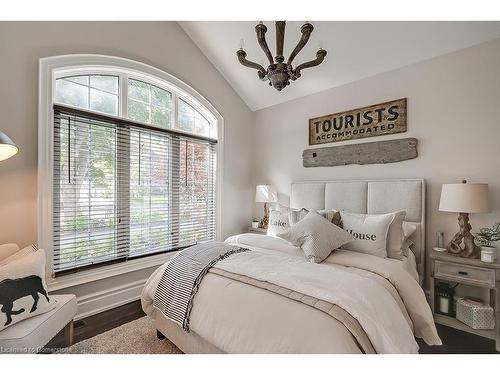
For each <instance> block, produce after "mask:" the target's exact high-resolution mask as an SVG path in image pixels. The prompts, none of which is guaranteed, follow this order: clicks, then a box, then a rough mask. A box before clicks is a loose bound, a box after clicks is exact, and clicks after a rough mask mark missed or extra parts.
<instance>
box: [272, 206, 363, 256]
mask: <svg viewBox="0 0 500 375" xmlns="http://www.w3.org/2000/svg"><path fill="white" fill-rule="evenodd" d="M278 237H280V238H283V239H284V240H287V241H288V242H291V243H292V244H293V245H295V246H299V247H300V248H301V249H302V251H303V252H304V254H305V255H306V258H307V260H308V261H310V262H314V263H320V262H322V261H323V260H324V259H325V258H326V257H328V255H330V253H331V252H332V251H333V250H335V249H338V248H339V247H341V246H342V245H344V244H345V243H347V242H349V241H352V240H354V237H353V236H352V235H350V234H349V233H347V232H346V231H345V230H343V229H342V228H339V227H338V226H336V225H334V224H332V223H331V222H329V221H328V220H327V219H325V218H324V217H322V216H321V215H319V214H317V213H316V212H309V213H308V214H307V215H306V217H304V218H303V219H302V220H300V221H299V222H298V223H297V224H295V225H293V226H291V227H290V228H288V229H287V230H285V231H284V232H281V233H279V234H278Z"/></svg>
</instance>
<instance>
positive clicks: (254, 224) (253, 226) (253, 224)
mask: <svg viewBox="0 0 500 375" xmlns="http://www.w3.org/2000/svg"><path fill="white" fill-rule="evenodd" d="M258 227H259V219H255V218H254V219H253V220H252V228H253V229H257V228H258Z"/></svg>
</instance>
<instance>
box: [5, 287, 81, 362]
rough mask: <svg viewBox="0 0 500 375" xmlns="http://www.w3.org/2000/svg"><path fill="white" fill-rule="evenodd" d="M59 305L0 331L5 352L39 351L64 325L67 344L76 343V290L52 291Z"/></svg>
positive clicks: (52, 296) (51, 296)
mask: <svg viewBox="0 0 500 375" xmlns="http://www.w3.org/2000/svg"><path fill="white" fill-rule="evenodd" d="M50 298H51V299H52V298H53V299H54V300H55V301H56V307H54V308H53V309H52V310H50V311H48V312H46V313H45V314H41V315H37V316H34V317H32V318H28V319H26V320H23V321H21V322H19V323H16V324H14V325H13V326H12V327H9V328H6V329H4V330H3V331H0V354H1V353H12V354H15V353H38V352H39V351H40V350H41V349H42V348H43V347H44V346H45V345H47V344H48V342H49V341H50V340H52V338H53V337H54V336H55V335H57V334H58V333H59V332H60V331H61V330H62V329H63V328H64V333H65V341H66V345H67V346H71V345H72V344H73V319H74V317H75V315H76V310H77V304H76V297H75V296H74V295H73V294H60V295H50Z"/></svg>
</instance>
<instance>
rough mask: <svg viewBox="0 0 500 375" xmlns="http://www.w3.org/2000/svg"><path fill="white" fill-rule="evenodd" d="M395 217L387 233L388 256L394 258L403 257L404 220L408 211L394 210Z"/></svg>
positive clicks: (400, 258)
mask: <svg viewBox="0 0 500 375" xmlns="http://www.w3.org/2000/svg"><path fill="white" fill-rule="evenodd" d="M392 215H393V219H392V222H391V225H390V226H389V233H387V257H389V258H394V259H399V260H402V259H403V249H404V240H405V237H404V234H403V220H404V219H405V217H406V211H396V212H392Z"/></svg>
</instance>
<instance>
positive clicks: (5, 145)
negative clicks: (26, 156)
mask: <svg viewBox="0 0 500 375" xmlns="http://www.w3.org/2000/svg"><path fill="white" fill-rule="evenodd" d="M17 151H18V149H17V146H16V144H15V143H14V142H12V139H10V138H9V137H7V135H6V134H5V133H2V132H1V131H0V161H2V160H6V159H8V158H10V157H11V156H14V155H15V154H17Z"/></svg>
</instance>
